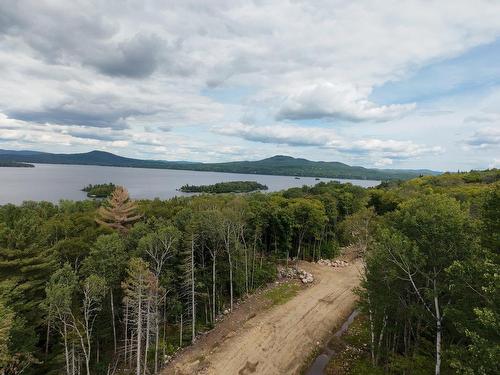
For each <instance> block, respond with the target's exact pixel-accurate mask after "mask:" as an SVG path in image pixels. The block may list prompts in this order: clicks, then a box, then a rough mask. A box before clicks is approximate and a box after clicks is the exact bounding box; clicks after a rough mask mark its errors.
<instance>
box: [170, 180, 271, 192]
mask: <svg viewBox="0 0 500 375" xmlns="http://www.w3.org/2000/svg"><path fill="white" fill-rule="evenodd" d="M267 189H268V188H267V186H266V185H263V184H259V183H258V182H256V181H228V182H218V183H216V184H213V185H198V186H196V185H184V186H182V187H181V188H180V189H179V190H180V191H182V192H183V193H212V194H221V193H250V192H252V191H258V190H267Z"/></svg>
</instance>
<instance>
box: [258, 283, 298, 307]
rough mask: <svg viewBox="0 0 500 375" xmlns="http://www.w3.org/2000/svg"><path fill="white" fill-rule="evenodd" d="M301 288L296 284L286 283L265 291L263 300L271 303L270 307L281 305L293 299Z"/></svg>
mask: <svg viewBox="0 0 500 375" xmlns="http://www.w3.org/2000/svg"><path fill="white" fill-rule="evenodd" d="M300 289H301V286H300V285H299V284H298V283H296V282H286V283H283V284H280V285H278V286H277V287H275V288H272V289H269V290H266V292H265V293H264V295H263V296H264V298H265V299H267V300H268V301H269V302H271V305H272V306H275V305H282V304H284V303H286V302H287V301H289V300H290V299H292V298H293V297H295V296H296V295H297V293H298V292H299V291H300Z"/></svg>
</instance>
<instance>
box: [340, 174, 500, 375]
mask: <svg viewBox="0 0 500 375" xmlns="http://www.w3.org/2000/svg"><path fill="white" fill-rule="evenodd" d="M499 180H500V171H498V170H489V171H484V172H479V171H472V172H469V173H456V174H455V173H453V174H451V173H449V174H444V175H442V176H434V177H422V178H419V179H415V180H410V181H407V182H399V183H395V182H391V183H386V184H382V186H380V187H379V188H378V189H374V190H373V191H371V193H370V200H369V208H366V209H363V210H361V211H358V212H357V213H356V214H354V215H352V216H351V217H349V218H348V219H347V220H346V223H345V224H346V226H347V227H349V231H350V233H352V234H353V237H352V238H351V243H352V244H353V246H354V247H355V248H356V249H357V250H358V251H359V252H360V253H361V254H362V255H363V256H364V264H365V273H364V280H363V283H362V288H360V290H359V291H358V292H359V295H360V297H361V298H360V305H361V309H362V311H363V312H364V314H365V315H366V316H367V318H368V319H367V322H368V323H367V327H366V329H367V332H368V335H367V337H369V339H368V342H367V344H368V347H369V350H368V356H367V358H366V360H365V363H364V364H363V365H361V364H360V366H359V368H358V369H357V370H356V369H355V370H353V371H352V374H363V373H370V374H379V373H380V374H384V373H389V374H431V373H434V374H457V373H458V374H498V373H499V372H500V367H499V361H498V358H500V315H499V312H500V292H499V290H500V289H499V286H500V285H499V280H500V279H499V276H498V269H499V249H500V183H499Z"/></svg>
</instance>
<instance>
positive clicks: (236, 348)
mask: <svg viewBox="0 0 500 375" xmlns="http://www.w3.org/2000/svg"><path fill="white" fill-rule="evenodd" d="M299 267H300V268H302V269H304V270H306V271H308V272H311V273H312V274H313V275H314V279H315V281H314V283H313V284H312V285H308V286H307V287H305V288H304V289H303V290H302V291H300V292H299V293H298V294H297V296H295V297H294V298H292V299H291V300H289V301H288V302H286V303H284V304H282V305H277V306H272V307H270V306H269V304H270V302H269V301H268V300H266V299H264V298H263V297H262V294H261V293H259V294H256V295H254V296H251V297H250V298H248V299H247V300H246V301H245V302H243V303H242V304H241V305H240V306H238V308H237V309H235V311H233V313H232V314H231V315H230V316H228V317H226V319H225V320H224V321H223V322H221V323H219V324H218V325H217V327H216V328H215V329H213V330H212V331H211V332H209V333H208V334H206V335H204V336H202V337H201V338H200V339H199V340H198V341H197V342H196V343H195V345H193V346H191V347H189V348H187V349H186V350H184V351H183V352H182V353H181V354H180V355H178V356H177V357H176V358H175V359H174V360H173V361H172V362H171V363H170V364H169V365H168V367H167V368H166V369H164V370H163V372H162V374H164V375H167V374H176V375H191V374H207V375H208V374H213V375H226V374H227V375H233V374H234V375H249V374H265V375H274V374H298V373H300V371H301V369H302V368H303V365H304V361H305V360H307V359H308V358H310V357H311V355H312V354H313V353H314V351H315V350H317V349H318V347H319V346H320V345H322V343H323V341H324V340H326V339H327V338H329V337H330V336H331V330H332V328H333V327H335V326H338V325H339V324H340V323H342V321H343V319H344V318H345V317H346V316H347V315H348V314H349V313H350V312H351V311H352V310H353V308H354V304H355V302H356V296H355V295H354V294H353V288H355V287H356V286H358V285H359V281H360V270H361V263H360V262H356V261H355V262H352V263H350V264H349V266H347V267H341V268H333V267H328V266H324V265H318V264H314V263H307V262H300V264H299Z"/></svg>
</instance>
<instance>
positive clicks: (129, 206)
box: [96, 186, 142, 233]
mask: <svg viewBox="0 0 500 375" xmlns="http://www.w3.org/2000/svg"><path fill="white" fill-rule="evenodd" d="M98 215H99V217H98V218H96V221H97V222H98V223H99V224H101V225H104V226H107V227H109V228H111V229H116V230H118V231H119V232H121V233H125V232H127V231H128V229H129V228H130V226H131V225H132V223H134V222H135V221H137V220H139V219H140V218H141V217H142V214H139V213H138V212H137V204H136V203H135V202H134V201H133V200H131V199H130V197H129V195H128V191H127V190H126V189H125V188H123V187H121V186H117V188H116V189H115V191H113V194H112V195H111V198H109V200H108V206H101V207H100V208H99V211H98Z"/></svg>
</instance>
